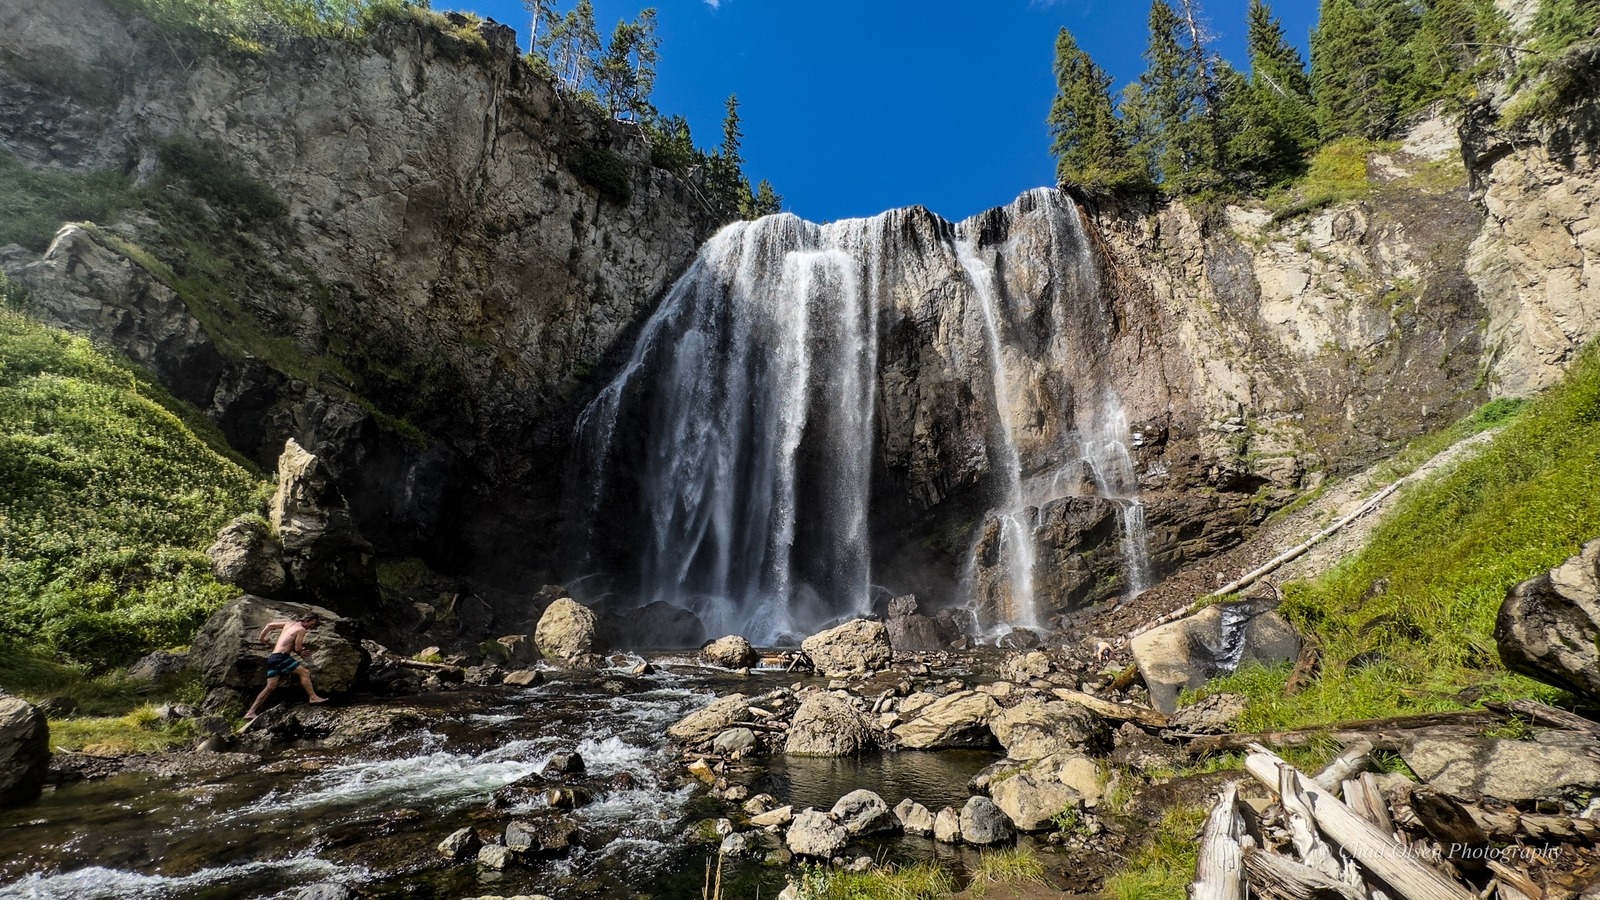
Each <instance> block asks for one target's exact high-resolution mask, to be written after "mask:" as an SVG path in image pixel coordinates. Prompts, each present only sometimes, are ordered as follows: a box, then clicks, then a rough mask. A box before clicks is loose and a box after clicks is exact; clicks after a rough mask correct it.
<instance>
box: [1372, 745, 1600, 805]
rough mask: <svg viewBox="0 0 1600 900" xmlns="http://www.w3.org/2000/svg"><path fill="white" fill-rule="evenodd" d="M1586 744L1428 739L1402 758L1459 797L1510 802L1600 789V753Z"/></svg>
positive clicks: (1429, 781)
mask: <svg viewBox="0 0 1600 900" xmlns="http://www.w3.org/2000/svg"><path fill="white" fill-rule="evenodd" d="M1586 743H1587V746H1586V747H1567V746H1559V745H1553V744H1549V743H1533V742H1529V741H1513V740H1506V739H1503V738H1450V739H1448V740H1445V739H1432V738H1424V739H1421V740H1418V741H1415V742H1414V743H1413V744H1412V745H1411V746H1410V747H1408V748H1406V749H1405V750H1404V751H1402V752H1401V754H1400V755H1401V758H1402V759H1404V760H1405V761H1406V765H1408V766H1410V767H1411V770H1412V771H1413V772H1416V773H1417V777H1418V778H1421V779H1422V780H1423V781H1424V782H1426V783H1427V784H1428V785H1429V786H1431V787H1433V788H1436V789H1438V790H1439V791H1441V792H1443V793H1446V794H1450V795H1452V796H1455V797H1462V798H1466V799H1476V798H1479V797H1492V798H1494V799H1497V800H1504V801H1507V802H1524V801H1533V800H1560V799H1569V798H1571V797H1576V796H1593V795H1594V794H1596V793H1597V792H1600V754H1597V753H1595V752H1594V750H1595V747H1594V743H1593V742H1592V741H1590V742H1586Z"/></svg>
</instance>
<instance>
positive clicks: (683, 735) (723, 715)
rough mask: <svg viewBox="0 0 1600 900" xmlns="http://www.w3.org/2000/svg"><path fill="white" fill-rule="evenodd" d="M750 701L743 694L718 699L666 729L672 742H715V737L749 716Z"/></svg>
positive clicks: (691, 743) (692, 743)
mask: <svg viewBox="0 0 1600 900" xmlns="http://www.w3.org/2000/svg"><path fill="white" fill-rule="evenodd" d="M749 710H750V699H749V698H748V697H746V696H745V695H743V694H729V695H728V696H726V697H718V698H717V699H716V700H713V701H711V703H709V704H708V705H706V706H705V707H704V708H702V709H697V710H695V711H694V712H692V713H689V714H688V715H687V716H684V717H683V718H682V719H679V720H678V721H677V722H676V723H674V724H673V725H672V726H671V727H669V728H668V729H667V734H668V735H669V736H671V737H672V738H673V739H674V740H676V741H679V742H681V743H685V744H690V745H694V744H701V743H705V742H707V741H711V740H715V739H716V737H717V735H719V734H721V733H722V732H724V731H726V730H728V729H729V728H732V727H733V726H734V725H736V724H738V723H739V722H742V721H745V719H746V717H748V716H749V714H750V713H749Z"/></svg>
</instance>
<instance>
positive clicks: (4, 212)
mask: <svg viewBox="0 0 1600 900" xmlns="http://www.w3.org/2000/svg"><path fill="white" fill-rule="evenodd" d="M137 199H138V191H137V190H136V189H135V188H134V186H133V181H132V179H130V178H128V177H127V176H126V175H123V174H122V173H120V172H91V173H87V174H79V173H73V172H36V171H34V170H32V169H29V168H28V167H26V166H24V165H23V164H22V162H21V161H20V160H18V159H17V158H16V157H14V156H12V155H11V154H9V153H7V152H5V151H3V150H0V246H3V245H5V244H21V245H22V246H24V247H27V248H28V249H29V250H33V251H35V252H38V251H42V250H44V249H45V247H47V246H49V244H50V240H51V238H53V237H55V234H56V231H57V230H58V229H60V228H61V224H62V223H63V222H76V221H82V220H88V221H94V222H105V221H108V220H110V219H111V218H112V217H113V216H115V215H116V214H117V213H118V212H121V211H122V210H124V209H126V208H128V207H129V206H131V205H133V204H134V203H135V202H137Z"/></svg>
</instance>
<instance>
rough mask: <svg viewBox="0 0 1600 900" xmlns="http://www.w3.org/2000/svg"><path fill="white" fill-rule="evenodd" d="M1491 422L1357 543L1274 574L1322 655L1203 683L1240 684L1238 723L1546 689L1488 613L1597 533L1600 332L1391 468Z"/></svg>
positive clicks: (1302, 721)
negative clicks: (1541, 384)
mask: <svg viewBox="0 0 1600 900" xmlns="http://www.w3.org/2000/svg"><path fill="white" fill-rule="evenodd" d="M1497 423H1507V424H1505V428H1504V430H1503V431H1501V432H1500V433H1499V434H1497V435H1496V436H1495V437H1494V438H1492V439H1491V440H1490V443H1489V444H1488V446H1487V447H1486V448H1485V449H1484V450H1482V451H1481V452H1479V453H1478V454H1477V455H1476V456H1473V457H1471V458H1469V459H1467V460H1465V461H1464V462H1461V463H1460V464H1458V465H1457V466H1456V467H1455V468H1454V469H1452V470H1450V471H1448V472H1446V473H1444V474H1443V475H1440V476H1437V477H1435V478H1434V479H1432V480H1430V481H1428V482H1426V483H1425V484H1423V485H1421V486H1418V487H1415V488H1411V489H1409V490H1408V491H1406V492H1405V493H1403V494H1402V496H1401V499H1400V500H1399V502H1398V504H1397V506H1396V508H1395V510H1394V511H1393V512H1392V513H1390V514H1389V515H1388V516H1387V517H1386V518H1385V520H1384V521H1383V522H1382V524H1380V525H1379V526H1378V529H1377V531H1376V532H1374V534H1373V536H1372V538H1371V539H1370V540H1369V541H1368V543H1367V546H1366V547H1365V548H1364V549H1363V550H1362V551H1360V552H1359V553H1357V554H1356V555H1354V556H1353V557H1350V558H1349V559H1347V560H1346V561H1345V562H1344V563H1343V564H1341V565H1340V566H1339V567H1338V568H1336V569H1334V570H1333V571H1331V572H1329V573H1328V574H1326V575H1324V576H1323V577H1321V578H1318V579H1316V580H1314V581H1311V582H1305V583H1300V582H1296V583H1291V584H1289V585H1287V586H1286V587H1285V588H1284V598H1285V599H1284V604H1283V607H1282V611H1283V612H1284V614H1285V615H1287V616H1288V617H1289V618H1290V620H1291V621H1293V622H1294V624H1295V625H1296V626H1297V627H1298V628H1300V629H1301V631H1302V632H1303V633H1305V634H1308V635H1311V636H1312V638H1313V639H1314V640H1316V641H1317V642H1318V643H1319V644H1320V645H1321V648H1322V654H1323V670H1322V673H1321V675H1320V677H1319V678H1317V679H1316V680H1314V681H1313V682H1312V683H1311V684H1310V685H1309V686H1308V687H1307V688H1306V689H1304V690H1303V691H1301V692H1300V693H1298V694H1295V695H1294V696H1287V697H1286V696H1284V686H1285V683H1286V680H1287V677H1288V671H1287V669H1285V668H1279V669H1262V668H1259V667H1257V668H1249V669H1246V670H1243V671H1240V672H1238V673H1236V674H1235V675H1232V676H1230V677H1227V678H1224V679H1219V680H1218V681H1215V682H1212V683H1211V684H1210V685H1208V687H1207V689H1208V690H1212V691H1233V692H1238V693H1242V694H1244V695H1246V696H1247V697H1249V698H1250V706H1249V709H1248V711H1247V713H1246V715H1245V717H1244V719H1243V720H1242V721H1241V722H1240V723H1239V725H1238V727H1239V729H1240V730H1242V731H1254V730H1263V729H1271V728H1288V727H1298V726H1305V725H1316V724H1324V723H1329V722H1335V721H1339V720H1344V719H1361V718H1371V717H1376V716H1388V715H1402V714H1407V713H1416V712H1430V711H1438V710H1447V709H1461V708H1466V707H1471V706H1473V705H1475V704H1476V703H1477V702H1479V701H1481V700H1483V699H1495V698H1513V697H1529V696H1534V697H1542V698H1544V699H1547V700H1550V699H1555V698H1554V696H1553V694H1554V693H1555V692H1554V691H1553V690H1552V689H1550V688H1546V687H1544V686H1542V685H1540V684H1538V683H1536V682H1534V681H1531V680H1529V679H1526V678H1523V677H1521V676H1519V675H1514V674H1512V673H1510V672H1507V671H1506V670H1504V669H1503V668H1502V667H1501V666H1500V664H1499V657H1498V654H1497V653H1496V650H1495V644H1494V637H1493V632H1494V620H1495V616H1496V615H1497V613H1498V612H1499V609H1500V603H1501V601H1502V600H1503V599H1504V597H1505V593H1506V591H1507V589H1509V588H1510V587H1511V586H1513V585H1515V584H1517V583H1518V582H1521V581H1523V580H1526V579H1528V578H1530V577H1532V576H1534V575H1536V574H1538V573H1540V572H1543V571H1545V570H1547V569H1550V568H1551V567H1553V566H1555V565H1557V564H1559V563H1560V562H1561V561H1562V560H1564V559H1566V558H1567V557H1568V556H1570V555H1572V554H1573V553H1575V552H1576V551H1577V549H1578V547H1579V546H1580V545H1581V544H1582V543H1583V542H1584V541H1586V540H1588V539H1590V538H1593V537H1594V536H1595V535H1596V534H1600V506H1596V504H1595V503H1594V498H1595V497H1596V496H1600V456H1597V455H1596V453H1595V452H1594V448H1595V447H1596V446H1600V346H1591V347H1589V348H1588V349H1587V350H1586V351H1585V352H1584V353H1583V354H1582V356H1581V357H1580V358H1579V359H1578V360H1577V362H1575V363H1574V365H1573V367H1572V369H1571V370H1570V371H1569V373H1568V376H1567V378H1566V380H1565V381H1563V382H1562V383H1561V384H1560V385H1558V386H1557V387H1555V388H1553V389H1552V390H1551V391H1549V392H1548V393H1547V394H1545V395H1544V396H1542V397H1540V398H1538V399H1537V400H1534V401H1532V402H1530V403H1528V404H1526V406H1524V407H1521V408H1520V409H1519V406H1518V404H1516V403H1515V402H1511V401H1497V402H1495V403H1491V404H1489V405H1487V406H1485V407H1484V408H1483V409H1480V410H1479V411H1478V412H1476V413H1474V414H1473V415H1472V416H1470V417H1468V418H1467V419H1466V420H1464V421H1463V422H1461V423H1458V424H1457V425H1456V426H1454V427H1453V428H1452V429H1451V430H1450V431H1449V432H1447V433H1446V434H1444V435H1441V436H1438V437H1436V438H1434V439H1431V440H1430V441H1428V442H1426V443H1424V444H1421V445H1419V446H1418V447H1417V448H1415V449H1414V450H1413V451H1408V453H1407V454H1405V455H1402V456H1401V457H1400V458H1397V460H1395V461H1394V462H1392V463H1391V466H1393V469H1392V472H1391V474H1395V473H1399V472H1402V471H1404V470H1405V469H1406V467H1407V466H1410V467H1412V468H1414V467H1415V465H1416V464H1417V463H1418V462H1419V461H1420V459H1422V458H1426V455H1427V454H1428V452H1429V451H1430V450H1432V449H1433V448H1436V447H1439V446H1441V445H1444V444H1446V443H1447V442H1448V441H1449V440H1450V439H1451V438H1452V437H1457V436H1465V435H1466V434H1470V433H1473V432H1474V431H1479V430H1482V429H1483V428H1486V427H1489V426H1491V425H1493V424H1497Z"/></svg>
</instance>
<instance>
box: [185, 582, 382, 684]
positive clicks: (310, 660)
mask: <svg viewBox="0 0 1600 900" xmlns="http://www.w3.org/2000/svg"><path fill="white" fill-rule="evenodd" d="M311 613H316V614H317V615H318V616H319V617H320V618H321V619H322V624H321V625H319V626H318V627H317V628H315V629H313V630H312V631H311V632H310V633H309V634H307V635H306V653H305V655H304V657H303V658H304V660H305V663H306V664H307V665H308V666H310V667H311V672H312V678H313V681H314V683H315V685H316V688H317V692H318V693H328V692H330V691H331V692H334V693H338V692H341V691H348V690H350V689H351V688H353V687H355V686H357V685H358V684H360V683H361V681H362V679H363V678H365V677H366V672H367V664H368V662H369V661H370V657H369V656H368V654H367V651H366V650H365V649H364V648H363V647H362V646H361V624H360V623H359V622H357V621H356V620H354V619H347V618H344V617H342V616H340V615H338V614H337V613H335V612H333V611H332V610H330V609H325V608H323V607H320V606H311V605H308V604H305V603H288V602H285V601H281V600H268V599H266V598H265V597H254V596H249V595H246V596H244V597H240V598H238V599H237V600H233V601H231V602H230V603H228V604H226V605H225V606H223V607H222V608H221V609H219V610H217V611H216V612H214V613H212V614H211V618H209V619H207V620H206V624H205V625H203V626H201V628H200V633H199V634H197V635H195V639H194V644H193V646H191V647H190V648H189V665H190V666H191V667H192V668H195V669H198V670H199V671H200V674H201V677H202V679H203V680H204V681H205V683H206V686H207V687H212V688H217V687H228V688H233V689H235V690H240V691H259V690H261V688H262V687H263V686H264V685H265V684H266V683H267V656H268V654H270V653H271V652H272V644H270V643H262V642H261V639H260V637H261V629H262V628H263V627H264V626H265V625H266V624H267V623H269V622H284V621H288V620H290V619H298V618H300V617H301V616H305V615H309V614H311ZM269 637H272V636H269ZM273 639H274V640H275V639H276V638H275V637H273Z"/></svg>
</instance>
